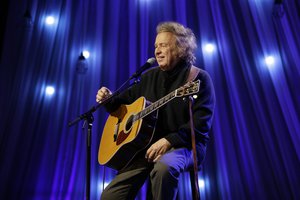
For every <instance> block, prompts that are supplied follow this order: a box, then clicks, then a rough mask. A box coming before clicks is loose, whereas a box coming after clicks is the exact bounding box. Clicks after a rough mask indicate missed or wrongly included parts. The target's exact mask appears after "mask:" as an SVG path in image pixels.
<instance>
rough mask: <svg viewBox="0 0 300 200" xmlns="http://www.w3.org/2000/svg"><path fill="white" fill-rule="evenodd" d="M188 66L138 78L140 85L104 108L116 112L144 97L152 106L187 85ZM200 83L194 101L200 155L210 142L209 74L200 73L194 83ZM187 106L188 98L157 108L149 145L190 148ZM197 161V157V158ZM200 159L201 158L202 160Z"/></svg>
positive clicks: (157, 70) (211, 90) (212, 103)
mask: <svg viewBox="0 0 300 200" xmlns="http://www.w3.org/2000/svg"><path fill="white" fill-rule="evenodd" d="M189 71H190V66H187V65H184V64H183V65H182V64H181V65H177V66H176V67H175V68H174V69H173V70H171V71H162V70H161V69H160V68H159V67H155V68H153V69H151V70H149V71H147V72H146V73H144V74H143V75H142V76H141V81H140V83H138V84H136V85H134V86H133V87H132V88H130V89H129V90H127V91H125V92H124V93H123V94H122V95H119V96H118V97H116V98H115V99H114V100H113V101H112V103H111V104H109V105H108V106H106V108H107V110H108V111H109V112H111V111H113V110H115V109H116V108H118V106H119V105H120V104H131V103H133V102H134V101H135V100H136V99H137V98H139V97H141V96H144V97H145V98H146V99H147V100H148V101H151V102H155V101H157V100H159V99H160V98H162V97H164V96H165V95H167V94H168V93H170V92H172V91H174V90H175V89H177V88H179V87H180V86H182V85H184V84H185V83H186V80H187V77H188V75H189ZM198 79H199V80H200V81H201V83H200V90H199V92H198V93H197V96H198V98H196V99H194V104H193V118H194V126H195V135H196V143H197V152H198V154H203V152H201V151H203V146H204V147H205V146H206V143H207V141H208V139H209V135H208V133H209V130H210V128H211V123H212V116H213V110H214V106H215V93H214V87H213V84H212V81H211V79H210V76H209V75H208V73H207V72H206V71H204V70H200V72H199V74H198V76H197V78H196V79H195V80H198ZM189 120H190V118H189V102H188V99H187V98H183V97H179V98H175V99H173V100H171V101H170V102H168V103H167V104H166V105H164V106H162V107H161V108H159V111H158V120H157V125H156V131H155V133H154V139H153V141H152V143H154V142H155V141H157V140H158V139H160V138H163V137H164V138H166V139H167V140H168V141H169V142H170V143H171V145H172V147H174V148H179V147H187V148H191V137H190V135H191V134H190V123H189ZM200 147H201V149H200ZM198 157H199V156H198ZM201 159H203V156H202V157H201Z"/></svg>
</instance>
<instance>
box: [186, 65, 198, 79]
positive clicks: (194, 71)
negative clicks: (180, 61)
mask: <svg viewBox="0 0 300 200" xmlns="http://www.w3.org/2000/svg"><path fill="white" fill-rule="evenodd" d="M199 72H200V69H199V68H198V67H195V66H194V65H192V66H191V68H190V73H189V76H188V78H187V79H186V82H190V81H194V80H195V79H196V77H197V76H198V74H199Z"/></svg>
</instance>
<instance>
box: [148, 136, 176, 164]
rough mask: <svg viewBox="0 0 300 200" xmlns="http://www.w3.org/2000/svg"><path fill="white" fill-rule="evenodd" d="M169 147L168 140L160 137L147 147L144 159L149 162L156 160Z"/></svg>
mask: <svg viewBox="0 0 300 200" xmlns="http://www.w3.org/2000/svg"><path fill="white" fill-rule="evenodd" d="M170 148H171V144H170V142H169V141H168V140H166V139H165V138H161V139H160V140H158V141H157V142H155V143H154V144H152V145H151V146H150V147H149V149H148V150H147V152H146V155H145V157H146V159H148V161H149V162H156V161H157V160H158V159H159V158H160V157H161V156H162V155H163V154H164V153H166V151H168V150H169V149H170Z"/></svg>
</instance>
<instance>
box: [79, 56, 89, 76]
mask: <svg viewBox="0 0 300 200" xmlns="http://www.w3.org/2000/svg"><path fill="white" fill-rule="evenodd" d="M87 70H88V63H87V60H86V58H85V56H84V55H83V52H81V54H80V56H79V57H78V61H77V64H76V71H77V73H78V74H86V72H87Z"/></svg>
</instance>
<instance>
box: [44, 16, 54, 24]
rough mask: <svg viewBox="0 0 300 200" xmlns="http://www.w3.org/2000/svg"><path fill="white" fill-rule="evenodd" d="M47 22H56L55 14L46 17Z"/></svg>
mask: <svg viewBox="0 0 300 200" xmlns="http://www.w3.org/2000/svg"><path fill="white" fill-rule="evenodd" d="M45 22H46V24H48V25H53V24H54V22H55V18H54V17H53V16H48V17H46V21H45Z"/></svg>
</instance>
